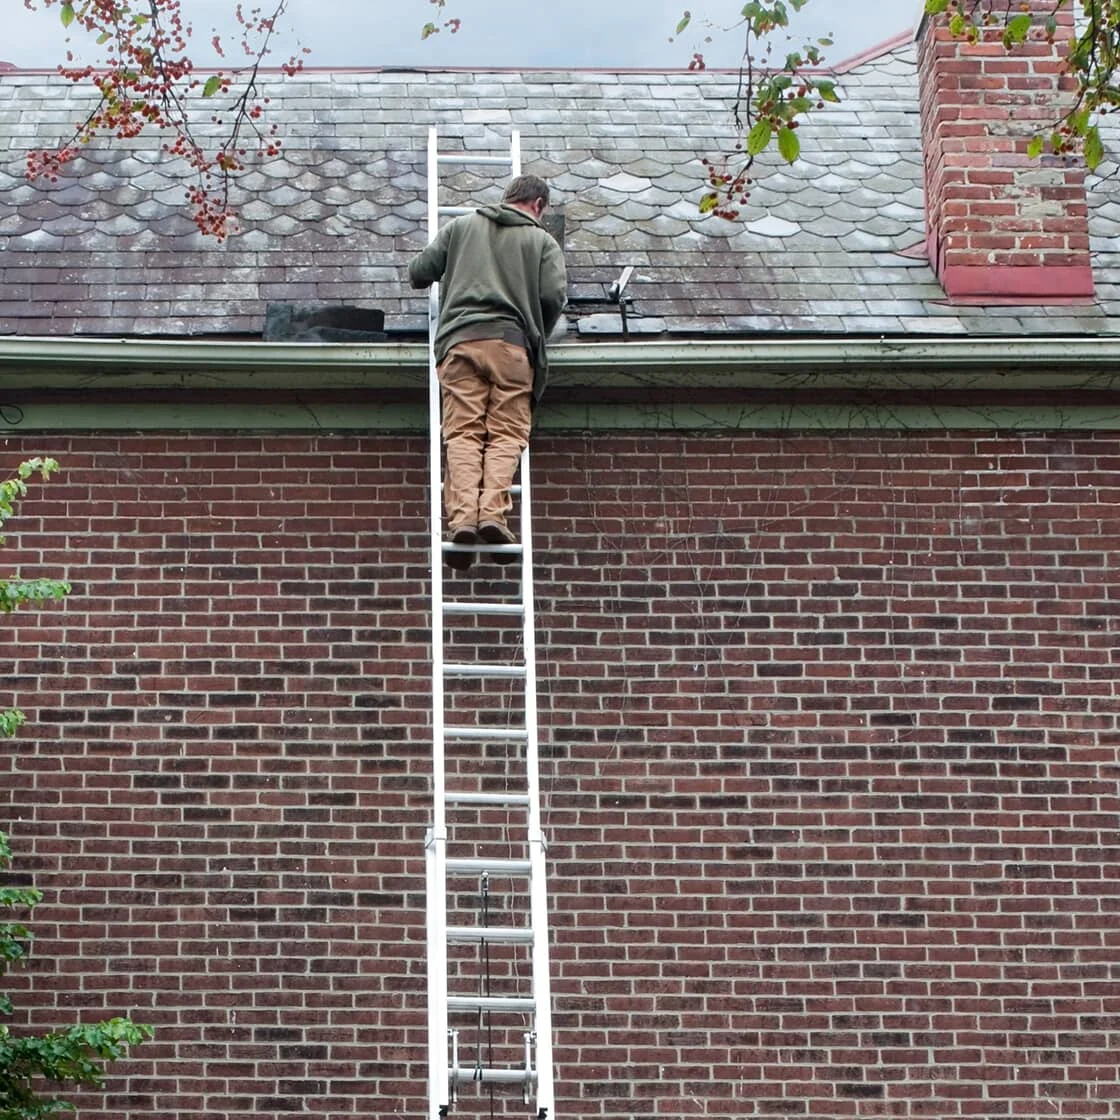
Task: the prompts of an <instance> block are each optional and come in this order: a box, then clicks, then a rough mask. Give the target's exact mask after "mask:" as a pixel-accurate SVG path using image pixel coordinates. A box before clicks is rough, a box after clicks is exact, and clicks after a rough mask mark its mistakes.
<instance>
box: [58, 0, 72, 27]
mask: <svg viewBox="0 0 1120 1120" xmlns="http://www.w3.org/2000/svg"><path fill="white" fill-rule="evenodd" d="M58 15H59V18H60V19H61V20H62V26H63V27H69V26H70V24H72V23H73V22H74V5H73V4H71V3H69V0H67V3H65V4H63V5H62V10H61V11H60V12H59V13H58Z"/></svg>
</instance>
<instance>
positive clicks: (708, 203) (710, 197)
mask: <svg viewBox="0 0 1120 1120" xmlns="http://www.w3.org/2000/svg"><path fill="white" fill-rule="evenodd" d="M718 205H719V195H718V194H716V192H715V191H711V192H710V193H709V194H706V195H704V197H703V198H702V199H700V213H701V214H710V213H711V212H712V211H713V210H714V209H715V208H716V207H717V206H718Z"/></svg>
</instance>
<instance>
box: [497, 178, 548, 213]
mask: <svg viewBox="0 0 1120 1120" xmlns="http://www.w3.org/2000/svg"><path fill="white" fill-rule="evenodd" d="M538 198H543V199H544V204H545V206H547V205H548V184H547V183H546V182H545V181H544V180H543V179H542V178H540V177H539V176H537V175H518V176H517V178H516V179H514V180H513V181H512V182H511V183H510V185H509V186H508V187H506V190H505V194H503V195H502V201H503V202H536V201H537V199H538Z"/></svg>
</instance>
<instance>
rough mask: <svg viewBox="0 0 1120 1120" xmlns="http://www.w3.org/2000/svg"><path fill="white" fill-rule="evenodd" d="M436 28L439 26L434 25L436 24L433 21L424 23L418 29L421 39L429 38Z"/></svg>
mask: <svg viewBox="0 0 1120 1120" xmlns="http://www.w3.org/2000/svg"><path fill="white" fill-rule="evenodd" d="M438 30H439V28H438V27H436V25H435V24H434V23H426V24H424V26H423V27H422V28H421V29H420V38H421V39H430V38H431V37H432V36H433V35H434V34H435V33H436V32H437V31H438Z"/></svg>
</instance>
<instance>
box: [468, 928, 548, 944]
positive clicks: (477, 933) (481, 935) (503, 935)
mask: <svg viewBox="0 0 1120 1120" xmlns="http://www.w3.org/2000/svg"><path fill="white" fill-rule="evenodd" d="M447 940H448V941H500V942H502V943H503V944H505V945H527V944H528V943H529V942H531V941H532V940H533V931H532V930H531V929H526V928H525V927H524V926H517V927H514V926H448V927H447Z"/></svg>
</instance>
